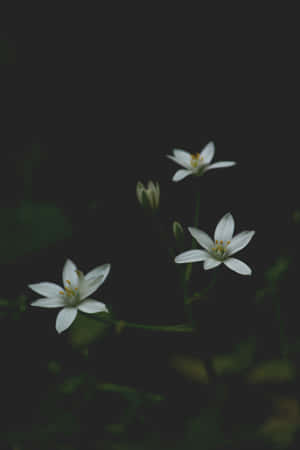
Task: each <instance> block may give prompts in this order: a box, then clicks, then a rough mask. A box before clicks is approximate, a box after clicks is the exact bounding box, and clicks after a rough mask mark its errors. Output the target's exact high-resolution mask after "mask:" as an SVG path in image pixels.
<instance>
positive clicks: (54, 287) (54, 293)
mask: <svg viewBox="0 0 300 450" xmlns="http://www.w3.org/2000/svg"><path fill="white" fill-rule="evenodd" d="M28 287H30V289H32V290H33V291H34V292H36V293H37V294H41V295H44V296H45V297H50V298H53V297H59V295H60V294H59V293H60V292H61V291H62V288H61V287H60V286H58V284H55V283H48V282H43V283H35V284H29V285H28Z"/></svg>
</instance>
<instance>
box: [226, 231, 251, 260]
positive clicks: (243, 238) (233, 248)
mask: <svg viewBox="0 0 300 450" xmlns="http://www.w3.org/2000/svg"><path fill="white" fill-rule="evenodd" d="M254 234H255V231H242V232H241V233H239V234H237V235H236V236H234V237H233V238H232V241H231V242H230V244H229V245H228V247H227V251H228V255H233V254H234V253H237V252H239V251H240V250H242V248H244V247H246V245H248V244H249V242H250V241H251V239H252V238H253V236H254Z"/></svg>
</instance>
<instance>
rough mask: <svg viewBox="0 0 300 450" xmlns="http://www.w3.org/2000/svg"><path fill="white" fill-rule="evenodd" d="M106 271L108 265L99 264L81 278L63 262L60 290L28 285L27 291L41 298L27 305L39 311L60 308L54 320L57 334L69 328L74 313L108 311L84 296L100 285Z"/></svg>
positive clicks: (54, 286)
mask: <svg viewBox="0 0 300 450" xmlns="http://www.w3.org/2000/svg"><path fill="white" fill-rule="evenodd" d="M109 271H110V264H103V265H102V266H98V267H96V268H95V269H93V270H91V271H90V272H88V273H87V274H86V275H83V273H82V272H81V271H80V270H78V269H77V267H76V265H75V264H74V263H73V262H72V261H71V260H70V259H67V261H66V262H65V265H64V267H63V272H62V279H63V285H64V288H61V287H60V286H59V285H57V284H55V283H49V282H42V283H35V284H29V287H30V289H32V290H33V291H34V292H36V293H37V294H41V295H43V296H44V298H39V299H38V300H35V301H34V302H32V303H31V305H32V306H40V307H42V308H63V309H62V310H61V311H60V312H59V313H58V315H57V317H56V330H57V332H58V333H61V332H62V331H64V330H66V329H67V328H69V327H70V326H71V324H72V323H73V321H74V320H75V318H76V316H77V313H78V310H79V311H82V312H85V313H97V312H102V311H106V312H107V311H108V310H107V308H106V306H105V304H104V303H102V302H99V301H97V300H93V299H91V298H88V296H89V295H90V294H92V293H93V292H95V291H96V290H97V289H98V288H99V287H100V286H101V284H102V283H103V282H104V281H105V279H106V277H107V276H108V274H109Z"/></svg>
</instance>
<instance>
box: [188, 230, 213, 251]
mask: <svg viewBox="0 0 300 450" xmlns="http://www.w3.org/2000/svg"><path fill="white" fill-rule="evenodd" d="M188 230H189V232H190V233H191V235H192V236H193V238H194V239H196V241H197V242H198V244H200V245H201V246H202V247H204V248H206V250H209V249H211V247H213V245H214V242H213V240H212V238H211V237H210V236H208V234H207V233H205V231H202V230H199V229H198V228H194V227H189V228H188Z"/></svg>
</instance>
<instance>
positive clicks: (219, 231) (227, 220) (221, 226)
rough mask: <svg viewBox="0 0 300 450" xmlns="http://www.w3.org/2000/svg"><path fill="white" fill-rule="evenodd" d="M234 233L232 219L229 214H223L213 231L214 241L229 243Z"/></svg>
mask: <svg viewBox="0 0 300 450" xmlns="http://www.w3.org/2000/svg"><path fill="white" fill-rule="evenodd" d="M233 232H234V219H233V217H232V215H231V214H230V213H227V214H225V216H223V217H222V219H221V220H220V221H219V223H218V225H217V226H216V229H215V235H214V238H215V241H216V240H218V241H223V242H224V243H225V242H226V241H231V238H232V235H233Z"/></svg>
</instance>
